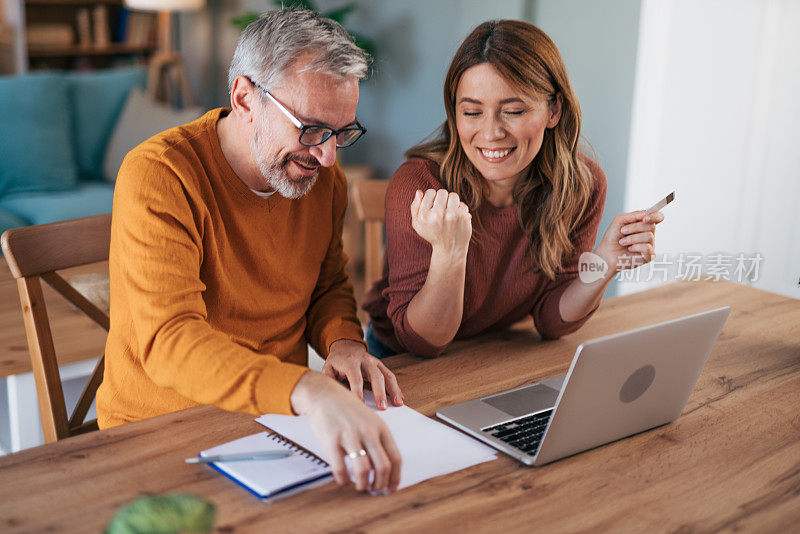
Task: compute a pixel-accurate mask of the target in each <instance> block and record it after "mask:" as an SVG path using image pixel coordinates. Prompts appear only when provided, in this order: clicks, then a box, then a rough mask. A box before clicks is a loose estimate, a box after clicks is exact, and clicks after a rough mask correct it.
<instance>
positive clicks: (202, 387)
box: [109, 153, 308, 414]
mask: <svg viewBox="0 0 800 534" xmlns="http://www.w3.org/2000/svg"><path fill="white" fill-rule="evenodd" d="M113 213H114V217H113V221H112V228H111V255H110V259H109V261H110V264H109V265H110V273H111V285H112V294H114V293H115V292H121V294H122V293H124V294H125V300H126V301H127V302H128V303H129V307H130V317H131V319H130V320H131V323H132V325H131V327H132V330H133V331H134V332H135V344H136V346H137V347H136V348H137V350H136V351H135V353H136V355H137V356H136V357H138V358H139V359H140V361H141V365H142V368H143V369H144V371H145V372H146V373H147V375H148V376H149V377H150V378H151V379H152V380H153V382H155V383H156V384H157V385H159V386H161V387H165V388H171V389H173V390H174V391H176V392H177V393H179V394H180V395H182V396H184V397H186V398H187V399H190V400H192V401H194V402H196V403H199V404H210V405H215V406H218V407H220V408H222V409H225V410H230V411H239V412H247V413H251V414H262V413H267V412H273V413H291V412H292V409H291V404H290V401H289V397H290V395H291V392H292V389H293V388H294V386H295V384H296V383H297V381H298V380H299V379H300V377H301V376H302V375H303V373H305V372H306V371H307V370H308V369H307V368H305V367H302V366H299V365H294V364H290V363H284V362H282V361H281V360H280V359H278V358H277V357H276V356H272V355H266V354H260V353H257V352H255V351H253V350H251V349H249V348H247V347H244V346H242V345H240V344H238V343H236V342H234V341H233V340H232V339H231V338H230V337H229V336H228V335H227V334H225V333H224V332H221V331H218V330H215V329H214V328H213V327H212V326H211V324H210V323H209V322H208V314H207V310H206V305H205V302H204V300H203V292H204V291H205V289H206V287H205V284H204V283H203V282H202V281H201V278H200V270H201V268H202V263H203V238H202V236H203V227H204V225H205V224H207V223H208V217H209V215H208V214H207V213H204V212H203V210H202V209H201V208H198V207H197V206H196V205H195V203H194V202H193V201H192V200H191V194H190V193H189V192H188V191H187V188H186V185H185V184H184V183H182V181H181V179H180V178H179V177H178V175H177V174H176V172H175V171H174V170H173V168H172V167H171V166H170V165H169V164H168V163H166V162H165V161H163V160H162V159H160V158H159V157H157V156H155V155H150V154H148V153H144V154H135V153H132V154H131V155H129V156H128V157H127V158H126V159H125V161H124V163H123V166H122V168H121V169H120V172H119V176H118V179H117V183H116V191H115V194H114V211H113ZM241 290H242V291H247V288H246V287H243V288H241ZM112 310H113V307H112ZM113 313H114V312H113V311H112V314H113ZM113 324H114V322H113V319H112V325H113ZM112 328H113V326H112Z"/></svg>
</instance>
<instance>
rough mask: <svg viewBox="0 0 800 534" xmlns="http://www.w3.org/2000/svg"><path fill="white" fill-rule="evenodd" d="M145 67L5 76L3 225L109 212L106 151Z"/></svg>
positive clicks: (0, 176)
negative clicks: (115, 126)
mask: <svg viewBox="0 0 800 534" xmlns="http://www.w3.org/2000/svg"><path fill="white" fill-rule="evenodd" d="M145 81H146V72H145V71H144V70H143V69H139V68H126V69H114V70H106V71H94V72H89V73H73V72H60V71H49V72H38V73H29V74H22V75H18V76H11V77H0V233H2V232H4V231H5V230H7V229H9V228H16V227H20V226H26V225H29V224H45V223H50V222H55V221H62V220H67V219H74V218H77V217H88V216H90V215H99V214H101V213H109V212H111V205H112V198H113V194H114V179H115V178H116V177H114V176H103V170H102V169H103V158H104V156H105V152H106V147H107V145H108V140H109V138H110V136H111V133H112V132H113V130H114V125H115V124H116V122H117V119H118V118H119V115H120V113H121V111H122V108H123V106H124V104H125V100H126V98H127V96H128V93H129V92H130V90H131V89H132V88H134V87H140V88H142V89H143V88H144V86H145Z"/></svg>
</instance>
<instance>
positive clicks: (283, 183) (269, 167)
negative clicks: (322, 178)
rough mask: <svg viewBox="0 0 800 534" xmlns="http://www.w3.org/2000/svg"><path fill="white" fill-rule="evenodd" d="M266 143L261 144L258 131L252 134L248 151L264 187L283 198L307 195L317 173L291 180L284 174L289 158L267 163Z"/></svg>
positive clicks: (315, 180)
mask: <svg viewBox="0 0 800 534" xmlns="http://www.w3.org/2000/svg"><path fill="white" fill-rule="evenodd" d="M264 145H266V143H265V142H262V138H261V136H259V135H258V131H256V132H254V133H253V136H252V137H251V138H250V150H252V151H253V153H254V154H255V155H256V163H258V169H259V170H260V171H261V176H262V177H263V178H264V181H265V182H266V185H267V186H268V187H269V188H270V189H272V190H273V191H275V192H276V193H278V194H279V195H280V196H282V197H283V198H288V199H297V198H300V197H302V196H303V195H305V194H306V193H308V192H309V191H310V190H311V188H312V187H314V184H315V183H316V182H317V177H318V176H319V172H317V173H315V174H314V175H313V176H308V177H304V178H303V179H302V180H299V181H297V180H292V179H291V178H290V177H289V173H288V172H286V165H287V164H288V163H289V161H290V158H289V157H288V156H287V157H286V158H285V159H284V161H283V162H279V161H277V160H273V161H267V159H266V156H264V154H265V153H266V150H265V148H266V147H265V146H264Z"/></svg>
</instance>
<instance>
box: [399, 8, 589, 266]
mask: <svg viewBox="0 0 800 534" xmlns="http://www.w3.org/2000/svg"><path fill="white" fill-rule="evenodd" d="M481 63H489V64H490V65H492V66H493V67H494V68H495V69H497V71H498V72H499V73H500V74H501V75H502V76H503V78H505V79H506V80H508V82H509V83H510V84H511V85H512V86H513V87H515V88H517V89H518V90H520V91H521V92H522V93H523V94H526V95H529V96H531V97H535V98H545V99H546V100H547V101H548V102H550V103H551V104H555V103H556V102H557V99H559V98H560V100H561V119H560V120H559V122H558V124H557V125H556V126H555V127H554V128H552V129H547V130H545V133H544V139H543V141H542V147H541V149H540V150H539V153H538V154H537V155H536V157H535V158H534V160H533V163H532V165H531V166H530V170H529V172H528V174H527V176H526V177H525V178H524V179H522V180H520V181H519V182H518V183H517V185H516V187H515V189H514V192H513V195H514V203H515V204H516V205H517V207H518V218H519V222H520V224H521V225H522V228H523V231H524V232H525V235H526V236H527V237H528V241H529V244H530V251H531V254H532V255H533V258H534V260H535V265H536V267H537V269H539V270H541V271H542V272H543V273H545V274H546V275H547V276H548V277H550V278H554V277H555V275H556V274H557V273H558V272H559V271H560V270H561V269H562V266H563V261H564V260H565V259H566V258H568V257H569V256H570V254H572V252H573V249H574V247H573V245H572V242H571V240H570V234H571V232H572V231H573V230H574V229H575V227H576V225H577V224H578V222H579V221H580V219H581V217H582V216H583V213H584V211H585V210H586V207H587V205H588V203H589V198H590V196H591V193H592V177H591V173H590V172H589V169H588V167H587V165H586V164H585V163H584V162H583V161H581V160H580V159H579V158H578V154H579V147H578V141H579V139H580V133H581V108H580V104H579V103H578V99H577V98H576V97H575V93H573V91H572V87H571V86H570V83H569V78H568V77H567V71H566V68H565V67H564V62H563V61H562V59H561V55H560V54H559V53H558V49H557V48H556V45H555V44H554V43H553V41H551V40H550V38H549V37H548V36H547V35H545V33H544V32H543V31H541V30H540V29H539V28H537V27H536V26H533V25H532V24H528V23H526V22H521V21H516V20H500V21H490V22H484V23H483V24H481V25H480V26H478V27H477V28H475V30H473V31H472V33H471V34H470V35H469V36H468V37H467V38H466V40H464V42H463V43H462V44H461V46H460V47H459V49H458V51H457V52H456V55H455V57H454V58H453V61H452V63H450V68H449V69H448V71H447V77H446V78H445V82H444V107H445V111H446V113H447V120H446V121H445V122H444V124H442V126H441V128H440V129H439V132H438V135H436V137H435V138H434V139H433V140H432V141H428V142H423V143H422V144H419V145H417V146H415V147H412V148H411V149H409V150H408V152H406V157H409V158H410V157H422V158H426V159H429V160H432V161H434V162H435V163H437V164H438V165H439V173H440V178H439V179H440V181H441V182H442V185H443V186H444V187H445V189H447V190H449V191H453V192H455V193H457V194H458V196H459V197H460V198H461V199H462V200H463V201H464V202H466V203H467V205H468V206H469V209H470V212H471V213H472V224H473V226H474V228H475V232H473V235H475V238H476V239H477V242H478V243H479V242H480V241H481V240H482V239H483V233H484V232H483V226H482V225H481V221H480V216H479V210H478V208H479V207H480V205H481V203H482V202H483V201H484V197H485V195H486V194H487V193H488V185H487V182H486V180H485V179H484V178H483V176H481V174H480V172H478V171H477V169H475V167H474V166H473V165H472V163H471V162H470V160H469V158H468V157H467V155H466V154H465V153H464V150H463V149H462V147H461V143H460V142H459V138H458V130H457V129H456V109H455V103H456V90H457V88H458V84H459V82H460V80H461V76H462V75H463V74H464V72H465V71H466V70H467V69H469V68H470V67H473V66H475V65H479V64H481Z"/></svg>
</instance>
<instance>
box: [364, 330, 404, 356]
mask: <svg viewBox="0 0 800 534" xmlns="http://www.w3.org/2000/svg"><path fill="white" fill-rule="evenodd" d="M364 339H365V340H366V342H367V346H368V347H369V348H368V350H369V353H370V354H372V355H373V356H375V357H376V358H378V359H380V358H388V357H389V356H394V355H395V354H397V353H396V352H395V351H393V350H392V349H390V348H389V347H387V346H386V345H385V344H384V343H383V341H381V340H380V339H378V336H377V335H375V331H374V330H373V329H372V323H370V324H368V325H367V333H366V334H365V335H364Z"/></svg>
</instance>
